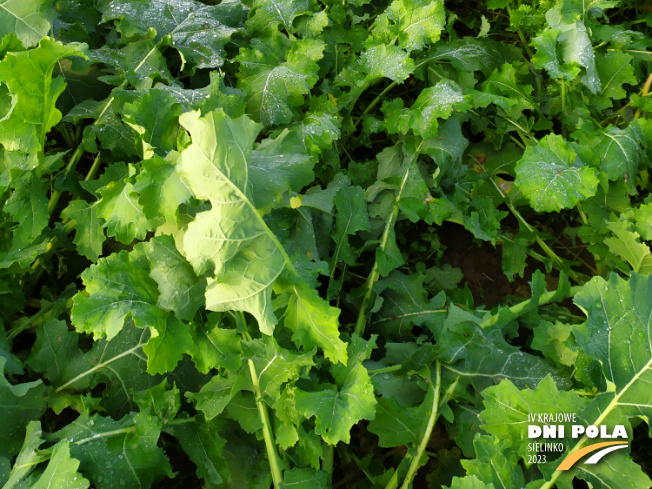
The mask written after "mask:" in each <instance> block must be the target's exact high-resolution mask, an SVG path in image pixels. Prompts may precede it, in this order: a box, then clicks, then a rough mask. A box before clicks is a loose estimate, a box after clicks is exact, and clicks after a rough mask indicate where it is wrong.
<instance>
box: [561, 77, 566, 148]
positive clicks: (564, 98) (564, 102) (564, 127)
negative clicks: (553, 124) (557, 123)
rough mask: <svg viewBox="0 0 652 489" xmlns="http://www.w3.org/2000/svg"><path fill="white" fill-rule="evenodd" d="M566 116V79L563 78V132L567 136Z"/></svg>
mask: <svg viewBox="0 0 652 489" xmlns="http://www.w3.org/2000/svg"><path fill="white" fill-rule="evenodd" d="M565 117H566V80H561V133H562V135H563V136H564V137H567V134H566V124H564V119H565Z"/></svg>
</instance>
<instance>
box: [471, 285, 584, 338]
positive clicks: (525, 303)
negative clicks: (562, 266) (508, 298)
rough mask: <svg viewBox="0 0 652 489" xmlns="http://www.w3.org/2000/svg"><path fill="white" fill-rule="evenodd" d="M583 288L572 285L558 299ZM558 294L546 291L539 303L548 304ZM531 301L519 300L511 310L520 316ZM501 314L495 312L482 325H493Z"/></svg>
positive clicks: (553, 291)
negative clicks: (565, 293) (566, 292)
mask: <svg viewBox="0 0 652 489" xmlns="http://www.w3.org/2000/svg"><path fill="white" fill-rule="evenodd" d="M582 288H583V286H582V285H576V286H575V287H571V288H570V289H569V291H568V294H567V296H566V297H559V298H557V300H564V299H568V298H569V297H573V296H574V295H575V294H577V293H578V292H579V291H580V290H582ZM556 294H557V291H556V290H551V291H549V292H544V293H543V294H541V297H539V305H544V304H548V303H549V302H552V300H553V299H555V295H556ZM530 302H532V299H526V300H524V301H523V302H519V303H518V304H516V305H514V306H512V307H510V308H509V311H510V312H511V313H512V314H514V315H515V316H520V315H521V314H522V313H523V312H524V311H525V309H526V308H527V307H528V306H529V305H530ZM499 316H500V314H494V315H493V316H491V317H490V318H488V319H485V320H484V321H482V322H481V323H480V327H481V328H488V327H490V326H493V325H494V324H496V323H497V322H498V317H499Z"/></svg>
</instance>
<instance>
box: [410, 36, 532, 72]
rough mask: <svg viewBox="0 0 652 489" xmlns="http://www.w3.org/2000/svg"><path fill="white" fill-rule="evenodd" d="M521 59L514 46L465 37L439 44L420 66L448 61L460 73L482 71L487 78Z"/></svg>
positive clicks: (490, 40)
mask: <svg viewBox="0 0 652 489" xmlns="http://www.w3.org/2000/svg"><path fill="white" fill-rule="evenodd" d="M520 58H521V52H520V51H519V50H517V49H515V47H514V46H511V45H508V44H503V43H500V42H496V41H494V40H492V39H489V38H483V39H478V38H474V37H464V38H462V39H455V40H450V41H447V42H444V43H437V44H436V45H435V46H433V47H432V49H431V50H430V52H429V53H428V58H426V60H424V61H420V62H419V63H418V64H421V63H424V64H425V63H427V62H430V61H439V60H447V61H450V63H451V64H452V65H453V67H454V68H455V69H456V70H457V71H458V72H460V73H463V72H473V71H481V72H482V73H484V75H485V76H489V75H491V73H492V72H493V71H494V70H495V69H498V68H500V67H501V66H502V65H503V64H504V63H505V62H507V63H510V62H512V61H515V60H517V59H520Z"/></svg>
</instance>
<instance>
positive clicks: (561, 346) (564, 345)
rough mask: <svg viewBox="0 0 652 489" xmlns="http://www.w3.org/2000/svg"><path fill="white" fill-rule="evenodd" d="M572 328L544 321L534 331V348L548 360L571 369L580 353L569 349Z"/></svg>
mask: <svg viewBox="0 0 652 489" xmlns="http://www.w3.org/2000/svg"><path fill="white" fill-rule="evenodd" d="M571 331H572V328H571V326H570V325H569V324H564V323H560V322H556V323H555V324H553V323H551V322H549V321H542V322H541V323H539V325H538V326H536V327H535V328H534V330H533V331H532V332H533V334H534V336H533V339H532V345H531V346H532V348H534V349H535V350H539V351H540V352H541V353H543V354H544V355H545V356H546V357H547V358H550V359H551V360H554V361H555V362H556V363H557V364H560V365H566V366H568V367H571V366H572V365H573V364H574V363H575V360H576V358H577V355H578V352H577V351H574V350H572V349H571V348H569V345H568V343H570V341H572V340H570V341H569V339H570V338H571Z"/></svg>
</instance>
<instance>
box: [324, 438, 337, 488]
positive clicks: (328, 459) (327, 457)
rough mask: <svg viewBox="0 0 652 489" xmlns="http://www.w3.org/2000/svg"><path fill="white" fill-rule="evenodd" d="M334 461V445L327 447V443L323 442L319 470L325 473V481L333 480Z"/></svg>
mask: <svg viewBox="0 0 652 489" xmlns="http://www.w3.org/2000/svg"><path fill="white" fill-rule="evenodd" d="M334 461H335V446H334V445H329V444H328V443H326V442H324V449H323V450H322V458H321V470H323V471H324V472H326V474H328V477H327V478H326V480H329V481H330V480H332V479H333V463H334Z"/></svg>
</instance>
